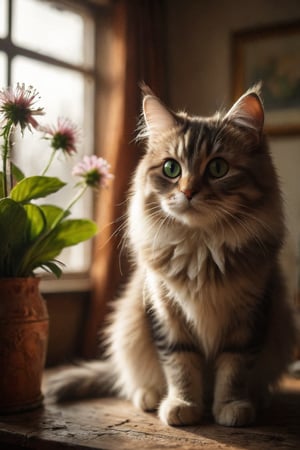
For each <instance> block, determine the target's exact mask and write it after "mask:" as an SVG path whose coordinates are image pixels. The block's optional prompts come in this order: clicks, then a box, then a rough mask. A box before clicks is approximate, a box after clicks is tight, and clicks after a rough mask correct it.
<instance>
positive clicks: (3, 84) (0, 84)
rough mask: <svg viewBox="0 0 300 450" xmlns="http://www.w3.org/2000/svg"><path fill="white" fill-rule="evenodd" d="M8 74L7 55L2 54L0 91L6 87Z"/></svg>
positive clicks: (0, 55)
mask: <svg viewBox="0 0 300 450" xmlns="http://www.w3.org/2000/svg"><path fill="white" fill-rule="evenodd" d="M6 73H7V57H6V54H5V53H3V52H0V89H2V88H4V87H6V85H7V81H6Z"/></svg>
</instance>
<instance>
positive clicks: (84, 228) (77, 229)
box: [53, 219, 97, 248]
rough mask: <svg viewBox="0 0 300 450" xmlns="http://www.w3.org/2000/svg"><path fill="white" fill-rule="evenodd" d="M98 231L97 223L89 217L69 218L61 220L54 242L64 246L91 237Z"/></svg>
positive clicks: (56, 229)
mask: <svg viewBox="0 0 300 450" xmlns="http://www.w3.org/2000/svg"><path fill="white" fill-rule="evenodd" d="M96 233H97V225H96V224H95V222H93V221H91V220H88V219H69V220H65V221H64V222H61V223H60V224H59V225H58V226H57V227H56V228H55V233H54V239H53V244H54V245H63V248H65V247H69V246H71V245H76V244H78V243H79V242H82V241H86V240H87V239H90V238H91V237H93V236H94V235H95V234H96Z"/></svg>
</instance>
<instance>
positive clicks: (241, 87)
mask: <svg viewBox="0 0 300 450" xmlns="http://www.w3.org/2000/svg"><path fill="white" fill-rule="evenodd" d="M232 59H233V61H232V68H233V76H232V80H233V86H232V93H233V98H234V100H236V99H237V98H238V97H239V96H240V95H241V94H242V93H243V92H245V91H246V90H247V89H248V88H249V87H251V86H253V85H254V84H257V83H261V85H262V88H261V89H262V98H263V101H264V106H265V111H266V122H265V127H266V131H267V132H268V133H269V134H272V135H291V134H300V21H297V22H294V23H290V24H284V25H277V26H272V27H264V28H257V29H254V30H246V31H241V32H236V33H234V34H233V39H232Z"/></svg>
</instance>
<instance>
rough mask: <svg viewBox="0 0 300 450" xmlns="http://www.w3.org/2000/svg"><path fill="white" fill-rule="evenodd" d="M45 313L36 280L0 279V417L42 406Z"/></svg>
mask: <svg viewBox="0 0 300 450" xmlns="http://www.w3.org/2000/svg"><path fill="white" fill-rule="evenodd" d="M47 342H48V313H47V307H46V303H45V301H44V299H43V298H42V296H41V294H40V291H39V279H38V278H33V277H31V278H0V414H8V413H15V412H21V411H27V410H30V409H33V408H36V407H38V406H40V405H41V404H42V401H43V396H42V393H41V383H42V375H43V369H44V364H45V359H46V352H47Z"/></svg>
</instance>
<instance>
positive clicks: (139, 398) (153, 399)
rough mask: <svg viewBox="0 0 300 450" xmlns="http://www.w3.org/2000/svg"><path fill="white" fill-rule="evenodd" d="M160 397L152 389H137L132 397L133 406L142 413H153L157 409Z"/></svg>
mask: <svg viewBox="0 0 300 450" xmlns="http://www.w3.org/2000/svg"><path fill="white" fill-rule="evenodd" d="M160 399H161V395H160V393H159V392H158V390H157V389H154V388H140V389H137V390H136V391H135V393H134V395H133V404H134V405H135V406H136V407H137V408H140V409H142V410H143V411H155V410H156V409H157V408H158V405H159V402H160Z"/></svg>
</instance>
